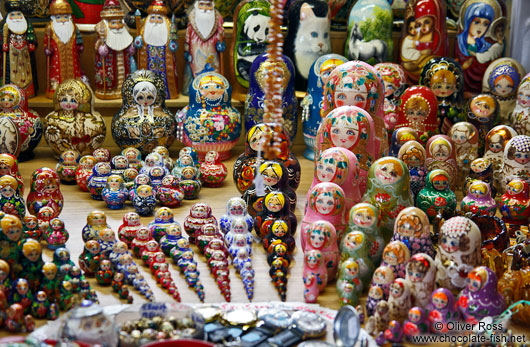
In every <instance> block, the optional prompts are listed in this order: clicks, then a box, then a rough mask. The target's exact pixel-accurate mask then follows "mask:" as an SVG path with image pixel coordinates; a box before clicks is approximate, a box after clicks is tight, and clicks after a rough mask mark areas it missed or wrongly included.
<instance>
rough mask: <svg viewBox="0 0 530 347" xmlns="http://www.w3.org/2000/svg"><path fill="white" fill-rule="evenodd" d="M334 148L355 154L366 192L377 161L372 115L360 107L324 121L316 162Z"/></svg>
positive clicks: (345, 108) (335, 112)
mask: <svg viewBox="0 0 530 347" xmlns="http://www.w3.org/2000/svg"><path fill="white" fill-rule="evenodd" d="M331 147H342V148H346V149H348V150H350V151H352V152H353V153H354V154H355V156H356V157H357V161H358V163H359V186H360V190H361V191H364V190H365V189H366V176H367V174H368V168H369V167H370V166H371V165H372V163H373V162H374V160H375V159H376V158H377V151H376V138H375V131H374V122H373V120H372V117H371V116H370V115H369V114H368V112H366V111H364V110H362V109H361V108H359V107H356V106H342V107H339V108H336V109H334V110H333V111H331V112H330V113H329V114H328V115H327V116H326V118H324V119H322V124H320V128H319V129H318V133H317V139H316V147H315V158H320V154H321V153H322V152H323V151H325V150H326V149H328V148H331Z"/></svg>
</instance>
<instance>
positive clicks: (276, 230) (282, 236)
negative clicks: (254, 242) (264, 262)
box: [232, 219, 296, 255]
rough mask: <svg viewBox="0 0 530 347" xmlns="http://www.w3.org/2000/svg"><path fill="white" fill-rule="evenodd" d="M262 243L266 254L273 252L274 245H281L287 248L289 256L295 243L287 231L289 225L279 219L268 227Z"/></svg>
mask: <svg viewBox="0 0 530 347" xmlns="http://www.w3.org/2000/svg"><path fill="white" fill-rule="evenodd" d="M262 241H263V248H264V249H265V250H266V251H267V252H268V253H271V252H272V251H273V249H274V246H275V245H277V244H279V243H283V244H284V245H285V246H286V247H287V252H288V254H289V255H291V254H292V253H293V251H294V247H295V243H296V242H295V240H294V238H293V236H292V234H291V230H290V229H289V225H288V224H287V223H286V222H285V221H284V220H281V219H277V220H275V221H274V222H272V223H271V224H270V225H269V232H268V234H267V235H266V236H265V237H264V238H263V240H262ZM232 243H233V242H232Z"/></svg>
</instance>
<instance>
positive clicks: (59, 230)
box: [45, 217, 70, 249]
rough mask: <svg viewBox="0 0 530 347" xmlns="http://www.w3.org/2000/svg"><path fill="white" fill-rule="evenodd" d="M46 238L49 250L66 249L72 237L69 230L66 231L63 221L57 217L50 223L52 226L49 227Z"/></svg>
mask: <svg viewBox="0 0 530 347" xmlns="http://www.w3.org/2000/svg"><path fill="white" fill-rule="evenodd" d="M45 236H46V242H47V243H48V248H49V249H57V248H59V247H64V245H65V244H66V242H67V241H68V238H69V237H70V235H69V233H68V230H66V228H65V226H64V222H63V220H62V219H60V218H57V217H56V218H53V219H52V220H51V221H50V226H49V227H48V231H47V232H46V235H45Z"/></svg>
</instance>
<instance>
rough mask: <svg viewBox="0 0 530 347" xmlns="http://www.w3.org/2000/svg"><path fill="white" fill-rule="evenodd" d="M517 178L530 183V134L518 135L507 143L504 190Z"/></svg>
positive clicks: (504, 160) (503, 173) (503, 180)
mask: <svg viewBox="0 0 530 347" xmlns="http://www.w3.org/2000/svg"><path fill="white" fill-rule="evenodd" d="M515 178H521V179H523V180H525V181H526V183H529V184H530V136H526V135H517V136H515V137H514V138H512V139H511V140H510V141H508V143H507V144H506V147H505V148H504V155H503V160H502V180H501V187H502V191H505V190H506V185H507V184H508V183H510V181H511V180H513V179H515Z"/></svg>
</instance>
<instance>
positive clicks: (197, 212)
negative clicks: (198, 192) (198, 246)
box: [183, 202, 217, 243]
mask: <svg viewBox="0 0 530 347" xmlns="http://www.w3.org/2000/svg"><path fill="white" fill-rule="evenodd" d="M209 223H213V224H216V225H217V219H216V218H215V217H214V216H213V215H212V208H211V207H210V205H208V204H205V203H202V202H198V203H196V204H193V206H191V208H190V214H189V215H188V216H187V217H186V218H185V219H184V225H183V226H184V231H186V233H187V234H188V236H189V240H190V243H195V234H196V233H198V232H199V231H200V229H201V227H202V226H203V225H204V224H209Z"/></svg>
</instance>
